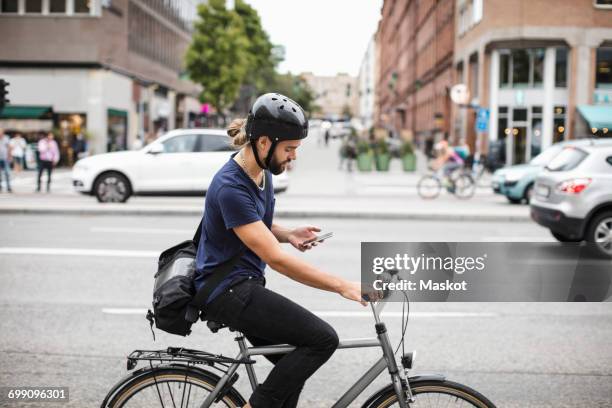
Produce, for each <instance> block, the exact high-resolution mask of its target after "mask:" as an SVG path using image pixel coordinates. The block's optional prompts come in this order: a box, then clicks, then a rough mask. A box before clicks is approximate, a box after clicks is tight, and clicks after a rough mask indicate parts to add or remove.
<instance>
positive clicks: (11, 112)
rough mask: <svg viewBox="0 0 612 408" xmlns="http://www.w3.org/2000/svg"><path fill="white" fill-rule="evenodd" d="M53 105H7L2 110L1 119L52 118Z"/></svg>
mask: <svg viewBox="0 0 612 408" xmlns="http://www.w3.org/2000/svg"><path fill="white" fill-rule="evenodd" d="M52 113H53V112H52V109H51V106H13V105H9V106H5V107H4V109H2V111H1V112H0V118H1V119H45V118H49V119H50V118H51V115H52Z"/></svg>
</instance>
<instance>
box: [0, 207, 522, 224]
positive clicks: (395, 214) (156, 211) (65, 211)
mask: <svg viewBox="0 0 612 408" xmlns="http://www.w3.org/2000/svg"><path fill="white" fill-rule="evenodd" d="M0 214H21V215H24V214H36V215H116V216H185V217H198V216H200V215H201V214H202V210H201V209H200V208H184V209H177V208H174V209H172V208H150V209H147V208H116V207H115V208H83V207H81V208H74V207H50V208H27V207H26V208H24V207H4V208H0ZM274 215H275V216H276V217H279V218H294V219H301V218H334V219H367V220H426V221H503V222H530V221H531V218H530V216H529V214H525V215H508V214H451V213H447V214H444V213H411V212H406V211H392V210H391V211H385V212H379V211H357V210H356V211H350V210H349V211H346V210H344V211H335V210H283V209H278V210H276V211H275V212H274Z"/></svg>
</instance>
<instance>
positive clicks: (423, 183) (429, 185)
mask: <svg viewBox="0 0 612 408" xmlns="http://www.w3.org/2000/svg"><path fill="white" fill-rule="evenodd" d="M440 191H442V183H440V180H438V179H437V178H436V177H433V176H423V177H421V179H420V180H419V182H418V183H417V193H419V196H420V197H421V198H424V199H425V200H433V199H434V198H436V197H437V196H438V195H440Z"/></svg>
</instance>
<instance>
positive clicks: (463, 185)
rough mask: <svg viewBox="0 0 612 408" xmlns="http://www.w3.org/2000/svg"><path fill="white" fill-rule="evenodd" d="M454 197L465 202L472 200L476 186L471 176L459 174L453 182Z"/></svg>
mask: <svg viewBox="0 0 612 408" xmlns="http://www.w3.org/2000/svg"><path fill="white" fill-rule="evenodd" d="M454 183H455V190H454V194H455V197H457V198H460V199H463V200H466V199H468V198H472V197H473V196H474V193H475V192H476V184H475V183H474V179H472V176H470V175H468V174H460V175H459V176H458V177H457V178H456V179H455V180H454Z"/></svg>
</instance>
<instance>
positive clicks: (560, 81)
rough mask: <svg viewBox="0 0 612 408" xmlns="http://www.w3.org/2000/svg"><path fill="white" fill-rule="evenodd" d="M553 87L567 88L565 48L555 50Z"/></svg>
mask: <svg viewBox="0 0 612 408" xmlns="http://www.w3.org/2000/svg"><path fill="white" fill-rule="evenodd" d="M555 51H556V52H555V87H557V88H566V87H567V48H557V49H556V50H555Z"/></svg>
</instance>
